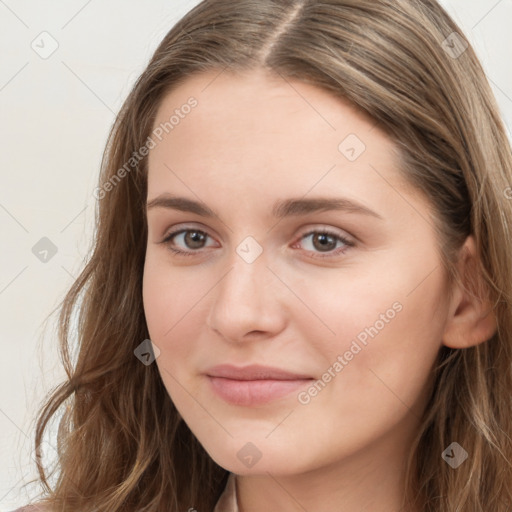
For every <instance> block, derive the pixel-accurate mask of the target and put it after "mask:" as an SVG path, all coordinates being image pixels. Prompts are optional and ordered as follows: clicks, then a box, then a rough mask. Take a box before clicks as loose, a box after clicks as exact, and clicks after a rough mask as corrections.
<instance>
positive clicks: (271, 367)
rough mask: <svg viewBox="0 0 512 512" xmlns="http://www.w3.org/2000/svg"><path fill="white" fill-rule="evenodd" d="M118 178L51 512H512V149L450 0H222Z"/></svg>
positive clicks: (151, 74) (115, 150)
mask: <svg viewBox="0 0 512 512" xmlns="http://www.w3.org/2000/svg"><path fill="white" fill-rule="evenodd" d="M103 164H104V165H103V170H102V175H101V180H100V184H99V186H98V188H97V189H96V191H95V196H96V198H97V199H98V203H99V214H98V219H97V230H96V234H95V240H94V245H93V251H92V255H91V258H90V260H89V262H88V263H87V265H86V267H85V269H84V271H83V272H82V274H81V275H80V277H79V278H78V280H77V281H76V283H75V284H74V285H73V287H72V289H71V290H70V291H69V293H68V295H67V297H66V299H65V301H64V303H63V307H62V312H61V318H60V321H61V332H60V335H61V342H62V348H63V355H64V363H65V365H66V369H67V372H68V375H69V379H68V380H67V381H66V382H65V383H63V384H62V386H60V388H59V389H58V390H57V391H55V392H54V393H53V394H52V395H51V396H50V397H49V399H48V401H47V403H46V404H45V405H44V407H43V408H42V411H41V413H40V416H39V421H38V424H37V432H36V446H39V445H40V443H41V440H42V435H43V432H44V430H45V427H46V425H47V423H48V421H49V420H50V419H51V418H52V417H53V415H54V414H56V413H57V412H58V411H59V410H60V408H61V407H62V406H64V405H66V410H65V413H64V417H63V419H62V422H61V428H60V432H59V439H58V443H59V448H60V458H59V465H60V469H61V473H60V475H59V478H58V480H57V483H56V485H55V486H54V488H53V489H50V488H49V486H48V484H47V480H46V475H45V472H44V471H43V468H42V467H40V476H41V479H42V482H43V484H44V485H45V489H46V491H47V496H46V498H45V500H43V501H41V502H40V503H39V506H45V507H48V510H50V511H53V510H55V511H58V510H77V511H78V510H80V511H86V510H95V511H135V510H137V511H142V510H144V511H146V510H147V511H150V510H154V511H159V510H162V511H164V510H166V511H169V510H172V511H182V510H189V511H193V510H194V511H195V510H197V511H206V510H214V509H215V511H216V512H227V511H236V510H251V511H256V512H258V511H260V510H281V511H288V510H323V511H338V510H340V509H341V508H342V509H343V510H344V511H348V512H352V511H356V510H357V511H359V510H363V509H364V510H379V511H380V512H387V511H389V512H391V511H396V510H404V511H412V512H419V511H421V512H427V511H429V512H430V511H432V512H433V511H436V512H453V511H454V510H460V511H468V512H475V511H484V510H485V511H488V510H493V511H498V512H505V511H506V510H510V507H511V506H512V468H511V466H510V460H511V459H512V446H511V442H510V434H511V433H512V416H511V408H510V405H511V404H510V392H509V390H510V389H511V386H512V375H511V368H512V366H511V358H512V356H511V348H512V338H511V334H510V333H511V332H512V308H511V307H510V304H511V283H512V258H511V256H512V248H511V243H510V232H511V228H512V204H511V202H510V199H509V198H510V197H511V194H510V191H511V189H510V187H511V184H512V154H511V147H510V143H509V141H508V139H507V137H506V134H505V129H504V126H503V123H502V121H501V119H500V117H499V114H498V108H497V105H496V102H495V99H494V97H493V95H492V92H491V89H490V87H489V84H488V82H487V80H486V78H485V75H484V72H483V70H482V68H481V66H480V64H479V62H478V60H477V58H476V56H475V53H474V51H473V50H472V48H471V46H469V45H468V43H467V42H466V41H465V39H464V38H463V36H462V34H461V32H460V29H459V28H458V27H457V25H456V24H455V23H454V22H453V21H452V20H451V19H450V18H449V16H448V15H447V14H446V12H445V11H444V10H443V9H442V8H441V7H440V6H439V5H438V4H437V2H435V1H434V0H421V1H412V0H398V1H393V2H390V1H388V0H378V1H375V0H372V1H370V0H358V1H355V0H330V1H325V2H315V1H311V0H290V1H281V2H276V1H271V0H265V1H262V2H253V1H250V0H241V1H239V2H230V1H227V0H207V1H204V2H202V3H201V4H199V5H198V6H197V7H195V8H194V9H193V10H192V11H191V12H189V13H188V14H187V15H186V16H185V17H184V18H183V19H182V20H181V21H180V22H179V23H178V24H177V25H176V26H174V27H173V28H172V30H171V31H170V32H169V33H168V34H167V36H166V37H165V38H164V40H163V41H162V43H161V44H160V46H159V47H158V49H157V50H156V52H155V54H154V56H153V58H152V59H151V62H150V63H149V65H148V66H147V68H146V70H145V71H144V72H143V73H142V75H141V76H140V78H139V80H138V81H137V83H136V84H135V86H134V88H133V90H132V92H131V93H130V95H129V97H128V99H127V100H126V102H125V104H124V105H123V107H122V109H121V112H120V114H119V117H118V119H117V120H116V123H115V125H114V127H113V129H112V133H111V136H110V138H109V141H108V145H107V149H106V152H105V158H104V162H103ZM330 244H333V245H332V246H330ZM77 308H78V311H79V314H80V317H79V318H80V321H79V330H78V338H79V351H78V356H77V360H76V363H72V362H71V361H70V358H69V352H68V345H67V343H68V338H69V336H70V331H71V329H72V323H71V321H72V320H71V318H72V314H73V312H74V311H75V310H76V309H77Z"/></svg>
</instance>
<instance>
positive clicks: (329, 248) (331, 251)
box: [161, 228, 355, 258]
mask: <svg viewBox="0 0 512 512" xmlns="http://www.w3.org/2000/svg"><path fill="white" fill-rule="evenodd" d="M180 237H181V238H180ZM308 237H312V238H311V240H310V243H309V244H307V245H309V246H310V247H312V248H311V249H306V251H308V252H315V251H319V253H320V254H317V255H313V258H330V257H335V256H338V255H339V254H343V253H345V252H346V251H347V250H348V249H349V248H350V247H354V246H355V243H354V242H352V241H351V240H349V239H347V238H346V237H344V236H342V235H340V234H339V233H335V232H334V231H329V230H327V229H316V230H311V231H309V232H307V233H305V234H303V235H302V236H301V237H300V240H304V239H307V238H308ZM208 238H211V237H210V236H209V235H208V233H206V232H205V231H202V230H200V229H193V228H189V229H186V228H185V229H184V228H182V229H178V230H175V231H172V232H171V233H169V234H168V235H167V236H166V237H165V238H164V240H162V242H161V243H162V244H165V245H167V247H168V249H169V250H170V251H172V252H173V253H175V254H178V255H180V256H194V255H195V254H196V253H199V252H200V249H203V248H204V247H206V245H205V242H206V240H207V239H208ZM175 239H176V240H179V239H181V241H182V244H184V245H185V249H187V248H188V249H189V250H182V249H177V248H176V247H175V246H176V243H175ZM338 243H341V244H342V246H341V247H339V246H338V247H336V246H337V244H338ZM295 245H296V244H295ZM295 245H294V246H293V248H295ZM321 253H325V254H321Z"/></svg>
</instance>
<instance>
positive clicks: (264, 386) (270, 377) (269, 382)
mask: <svg viewBox="0 0 512 512" xmlns="http://www.w3.org/2000/svg"><path fill="white" fill-rule="evenodd" d="M206 377H207V379H208V381H209V384H210V387H211V389H212V391H213V392H214V393H215V394H216V395H217V396H219V397H220V398H222V399H223V400H224V401H226V402H228V403H230V404H233V405H238V406H246V407H250V406H253V405H261V404H265V403H268V402H271V401H274V400H277V399H279V398H283V397H285V396H286V395H289V394H290V393H292V392H293V391H298V390H299V389H300V388H301V387H304V386H306V385H308V384H310V383H311V382H312V381H313V380H314V379H313V377H311V376H309V375H305V374H297V373H293V372H289V371H286V370H282V369H280V368H273V367H268V366H260V365H251V366H245V367H242V368H240V367H235V366H231V365H220V366H215V367H213V368H210V369H209V370H208V371H207V372H206Z"/></svg>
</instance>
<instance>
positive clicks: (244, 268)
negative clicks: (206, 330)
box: [207, 254, 290, 342]
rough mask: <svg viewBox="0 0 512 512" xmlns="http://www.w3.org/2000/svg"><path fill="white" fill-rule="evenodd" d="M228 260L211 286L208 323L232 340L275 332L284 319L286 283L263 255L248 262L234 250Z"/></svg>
mask: <svg viewBox="0 0 512 512" xmlns="http://www.w3.org/2000/svg"><path fill="white" fill-rule="evenodd" d="M230 263H232V266H231V267H230V269H229V270H228V271H227V272H226V273H224V277H222V278H221V280H220V282H219V283H218V284H217V286H215V287H214V289H213V290H212V293H213V294H214V295H213V299H212V305H211V308H210V311H209V314H208V318H207V325H208V326H209V327H210V328H211V329H212V330H213V331H215V332H216V333H217V334H218V335H220V336H222V338H224V339H225V340H227V341H231V342H241V341H248V340H249V339H255V338H258V339H261V338H266V337H273V336H275V335H276V334H278V333H279V332H280V331H281V330H282V329H284V327H285V325H286V322H287V308H286V306H285V301H286V290H285V285H284V284H283V283H282V281H280V280H279V279H278V278H277V277H276V275H275V274H274V272H273V271H272V270H270V269H269V268H268V267H267V264H268V261H267V260H266V258H264V257H262V256H260V257H259V258H257V259H256V260H255V261H253V262H252V263H248V262H246V261H244V260H243V259H242V258H240V257H239V256H238V255H237V254H235V255H234V257H233V258H232V259H231V260H230ZM288 293H289V292H288ZM289 299H290V297H288V300H289Z"/></svg>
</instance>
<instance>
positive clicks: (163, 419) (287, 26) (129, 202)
mask: <svg viewBox="0 0 512 512" xmlns="http://www.w3.org/2000/svg"><path fill="white" fill-rule="evenodd" d="M466 44H468V43H467V42H465V39H464V36H463V34H462V32H461V30H460V29H459V27H458V26H457V25H456V23H455V22H454V21H453V20H452V19H451V18H450V16H449V15H448V14H447V13H446V12H445V10H444V9H443V8H442V7H441V6H440V5H439V4H438V3H437V2H436V1H435V0H322V1H321V2H319V1H316V0H238V1H236V2H234V1H232V0H205V1H203V2H201V3H200V4H199V5H197V6H196V7H195V8H193V9H192V10H191V11H190V12H189V13H188V14H186V15H185V16H184V17H183V18H182V19H181V20H180V21H179V22H178V23H177V24H176V25H175V26H173V27H172V29H171V30H170V31H169V32H168V34H167V35H166V36H165V37H164V39H163V41H162V42H161V43H160V45H159V46H158V48H157V49H156V51H155V52H154V54H153V56H152V58H151V59H150V62H149V64H148V65H147V67H146V69H145V70H144V72H143V73H142V74H141V76H140V77H139V78H138V79H137V81H136V83H135V85H134V86H133V88H132V90H131V92H130V93H129V95H128V97H127V99H126V100H125V102H124V104H123V106H122V108H121V110H120V112H119V114H118V116H117V118H116V120H115V122H114V124H113V126H112V129H111V132H110V135H109V138H108V142H107V145H106V149H105V152H104V155H103V159H102V164H101V173H100V180H99V188H98V189H97V190H101V194H99V195H98V196H97V199H98V202H97V210H96V227H95V232H94V239H93V241H92V244H91V248H90V252H89V255H88V257H87V262H86V264H85V265H84V268H83V270H82V272H81V274H80V275H79V277H78V278H77V279H76V281H75V282H74V284H73V285H72V287H71V288H70V289H69V291H68V292H67V294H66V295H65V297H64V299H63V301H62V303H61V304H60V305H59V309H60V313H59V319H58V326H59V331H58V335H59V342H60V349H59V350H60V355H61V359H62V362H63V365H64V368H65V371H66V375H67V378H66V379H65V381H64V382H62V383H61V384H60V385H59V386H57V387H56V388H55V389H54V390H52V391H51V392H49V393H48V395H47V396H46V397H45V399H44V402H43V403H42V404H41V408H40V410H39V411H38V415H37V424H36V432H35V448H36V453H39V451H40V448H41V443H42V439H43V435H44V433H45V431H46V429H47V426H48V423H49V421H50V420H51V419H52V418H54V417H56V415H58V414H59V413H61V412H62V417H61V418H60V420H59V424H58V425H59V428H58V436H57V449H58V463H57V468H58V472H57V475H56V481H55V484H52V485H50V484H49V482H48V474H47V471H46V470H45V469H44V467H43V465H42V464H39V465H38V471H39V473H38V479H39V480H38V481H40V482H41V484H42V487H43V488H44V490H45V496H44V500H43V501H41V502H39V503H40V504H41V505H44V504H48V505H49V506H50V509H51V510H52V511H55V512H61V511H62V512H63V511H69V510H76V511H80V512H88V511H93V510H94V511H95V512H122V511H126V512H128V511H129V512H133V511H134V510H137V511H138V512H150V511H166V512H169V511H172V512H178V511H180V512H181V511H184V510H188V509H189V508H190V507H194V508H196V509H197V510H199V511H207V510H212V509H213V507H214V505H215V503H216V501H217V499H218V498H219V496H220V494H221V492H222V491H223V489H224V485H225V484H226V480H227V476H228V472H227V471H226V470H225V469H223V468H222V467H220V466H218V465H217V464H216V463H215V462H214V461H213V460H212V459H211V458H210V457H209V455H208V454H207V453H206V451H205V450H204V449H203V447H202V446H201V445H200V443H199V442H198V441H197V439H196V438H195V437H194V435H193V434H192V433H191V431H190V430H189V428H188V426H187V425H186V424H185V422H184V421H183V419H182V418H181V417H180V415H179V413H178V411H177V410H176V408H175V406H174V404H173V402H172V400H171V399H170V397H169V395H168V393H167V391H166V389H165V387H164V385H163V383H162V380H161V377H160V375H159V372H158V369H157V366H156V364H151V365H147V366H146V365H143V364H141V362H140V361H139V360H138V359H137V358H136V357H135V356H134V349H135V348H136V347H137V346H138V345H139V344H140V343H141V342H142V341H143V340H145V339H147V338H148V337H149V335H148V330H147V325H146V321H145V317H144V312H143V302H142V276H143V266H144V258H145V247H146V242H147V226H146V205H145V202H146V195H147V158H145V157H142V158H141V157H140V154H139V153H138V152H139V149H140V148H141V147H143V146H144V144H145V143H146V141H147V139H148V137H149V136H150V135H151V133H152V129H153V128H154V126H153V124H154V120H155V114H156V111H157V109H158V107H159V105H160V104H161V102H162V99H163V97H164V96H165V95H166V94H167V93H168V92H169V91H170V90H172V89H173V88H174V87H176V86H177V85H178V84H180V83H183V82H184V81H185V80H186V79H187V78H188V77H190V76H191V75H192V74H195V73H201V72H204V71H211V70H218V71H219V73H220V72H223V71H228V72H235V73H236V72H244V71H250V70H253V69H257V68H264V69H267V70H269V71H270V72H272V73H275V74H276V75H279V76H281V77H282V78H283V79H285V80H287V79H295V80H301V81H303V82H306V83H309V84H313V85H315V86H317V87H319V88H322V89H324V90H326V91H328V92H330V93H331V94H333V95H337V96H339V97H340V98H343V99H345V100H346V101H349V102H350V103H351V104H353V105H354V106H355V107H357V108H358V109H359V111H360V112H362V113H365V114H367V115H368V116H370V117H371V119H373V121H374V122H375V123H376V124H378V125H379V127H381V128H382V129H383V130H384V131H385V133H387V134H388V136H389V137H390V138H391V140H392V141H393V142H394V143H396V146H397V148H398V150H399V153H400V161H401V164H402V165H401V167H400V172H401V173H402V174H403V176H404V178H405V179H406V180H408V181H407V182H408V183H410V184H411V185H412V186H414V187H415V188H416V189H417V190H419V191H421V192H422V193H423V194H424V196H425V197H426V198H428V200H429V201H430V202H431V204H432V205H433V206H434V210H435V216H436V218H435V221H436V230H437V231H436V235H437V237H438V241H439V248H440V254H441V256H442V262H443V264H444V265H445V266H446V268H447V269H448V270H449V276H450V280H452V279H458V280H459V281H460V279H461V276H458V275H457V273H456V267H455V257H456V254H457V251H458V250H459V249H460V248H461V246H462V244H463V242H464V240H465V239H466V237H467V236H468V235H470V234H472V235H473V236H474V238H475V242H476V249H477V253H478V254H477V255H478V258H479V268H478V269H475V272H476V274H474V275H477V274H478V275H480V276H481V279H480V281H478V280H475V279H473V280H474V281H475V282H476V281H478V282H480V285H478V284H475V285H474V286H471V287H469V288H468V289H469V291H470V292H471V293H474V294H487V295H488V297H490V301H491V304H492V305H493V306H492V307H493V311H494V313H495V315H496V319H497V323H498V329H497V332H496V334H495V335H494V336H493V337H492V338H491V339H489V340H487V341H485V342H484V343H481V344H479V345H476V346H473V347H470V348H467V349H453V348H449V347H446V346H443V347H442V348H441V349H440V351H439V355H438V360H437V361H436V365H435V370H434V375H433V379H432V382H433V384H432V386H431V390H430V396H429V401H428V405H427V407H426V409H425V411H424V415H423V417H422V418H421V425H420V427H419V429H418V434H417V437H416V439H415V442H414V445H413V450H412V451H411V453H410V456H409V458H408V461H407V488H406V489H404V496H405V498H406V501H408V502H409V501H410V502H413V501H414V502H415V503H419V504H420V507H421V510H422V511H424V512H434V511H435V512H455V511H458V512H488V511H489V510H492V511H493V512H505V511H509V510H510V508H511V507H512V467H511V462H510V461H511V460H512V442H511V437H510V435H511V433H512V407H511V390H512V307H511V302H512V300H511V292H512V247H511V232H512V200H511V199H510V198H511V197H512V189H511V188H510V186H511V184H512V151H511V145H510V141H509V140H508V138H507V134H506V131H505V127H504V124H503V121H502V119H501V117H500V114H499V109H498V106H497V104H496V100H495V98H494V96H493V93H492V90H491V88H490V86H489V82H488V80H487V78H486V75H485V73H484V71H483V69H482V67H481V64H480V63H479V61H478V59H477V57H476V55H475V52H474V50H473V48H472V47H471V45H468V47H467V48H466V49H465V50H464V48H465V46H466ZM137 155H138V156H137ZM127 162H129V167H127ZM123 168H124V169H125V171H124V172H121V169H123ZM466 277H467V276H466ZM464 282H465V281H464ZM478 296H481V295H478ZM75 314H76V320H77V322H76V325H75V324H74V323H73V322H74V319H75ZM73 335H76V344H75V345H72V337H73ZM73 348H74V349H75V350H76V354H75V355H74V356H73V357H72V355H71V352H72V350H73ZM454 440H457V441H459V442H460V443H461V444H462V445H463V446H467V447H470V449H471V456H470V458H469V459H468V460H467V461H466V462H465V463H464V464H462V465H461V466H460V467H459V468H458V469H457V470H456V471H454V470H453V469H452V468H451V467H449V466H448V464H446V463H445V462H444V461H443V460H442V458H441V453H442V452H443V450H444V449H445V448H446V447H447V446H448V445H449V444H450V443H451V442H452V441H454Z"/></svg>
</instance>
